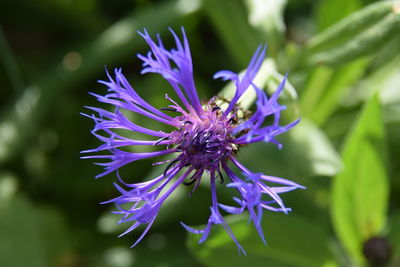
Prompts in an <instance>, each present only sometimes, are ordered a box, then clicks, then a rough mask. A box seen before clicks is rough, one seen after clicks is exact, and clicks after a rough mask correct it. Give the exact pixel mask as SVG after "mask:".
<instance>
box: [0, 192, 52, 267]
mask: <svg viewBox="0 0 400 267" xmlns="http://www.w3.org/2000/svg"><path fill="white" fill-rule="evenodd" d="M0 217H1V220H0V236H1V239H0V266H8V267H14V266H15V267H19V266H32V267H42V266H47V259H46V254H45V248H44V242H43V239H42V237H41V235H40V234H41V233H40V231H39V228H38V215H37V214H36V210H35V209H34V208H33V207H32V206H31V205H30V204H29V202H28V201H27V200H26V199H25V198H23V197H21V196H16V197H14V198H12V199H8V200H7V201H3V202H1V205H0Z"/></svg>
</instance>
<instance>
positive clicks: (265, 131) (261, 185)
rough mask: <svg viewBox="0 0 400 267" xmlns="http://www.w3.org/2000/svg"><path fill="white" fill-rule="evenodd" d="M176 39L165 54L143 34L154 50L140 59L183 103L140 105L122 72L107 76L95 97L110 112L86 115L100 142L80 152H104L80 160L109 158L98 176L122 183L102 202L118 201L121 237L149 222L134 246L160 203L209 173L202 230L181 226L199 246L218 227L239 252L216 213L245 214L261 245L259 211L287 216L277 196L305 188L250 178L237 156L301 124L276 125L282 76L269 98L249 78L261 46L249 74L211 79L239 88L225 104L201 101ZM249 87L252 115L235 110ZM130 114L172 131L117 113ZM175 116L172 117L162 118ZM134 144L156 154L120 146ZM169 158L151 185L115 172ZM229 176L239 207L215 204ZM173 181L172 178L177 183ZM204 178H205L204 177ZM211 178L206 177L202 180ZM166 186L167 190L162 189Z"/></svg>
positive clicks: (224, 73) (184, 43)
mask: <svg viewBox="0 0 400 267" xmlns="http://www.w3.org/2000/svg"><path fill="white" fill-rule="evenodd" d="M171 33H172V35H173V37H174V39H175V43H176V48H175V49H172V50H167V49H165V48H164V45H163V43H162V41H161V39H160V37H159V36H158V37H157V42H155V41H153V40H152V38H151V37H150V35H149V34H148V33H147V31H146V30H144V32H143V33H140V35H141V36H142V37H143V38H144V39H145V41H146V42H147V43H148V45H149V46H150V48H151V51H149V52H148V54H147V55H138V57H139V59H141V60H142V61H143V70H142V74H144V73H158V74H161V75H162V76H163V77H164V79H166V80H167V81H168V82H169V84H170V85H171V86H172V88H173V89H174V91H175V92H176V94H177V96H178V97H179V99H180V101H181V103H182V104H178V103H177V102H175V101H174V100H172V99H171V98H170V97H169V96H167V95H166V96H165V98H166V99H167V100H168V101H170V102H171V104H170V105H169V106H168V107H167V108H161V109H157V108H155V107H153V106H152V105H150V104H149V103H147V102H146V101H145V100H143V99H142V98H141V97H140V96H139V95H138V94H137V92H136V91H135V89H134V88H133V87H132V86H131V85H130V84H129V82H128V81H127V79H126V78H125V77H124V75H123V74H122V72H121V69H115V73H114V76H111V75H110V74H108V73H107V75H108V79H109V80H108V81H100V83H102V84H104V85H105V86H106V87H107V88H108V94H106V95H98V94H93V95H94V96H95V97H96V98H97V100H98V101H100V102H103V103H107V104H111V105H112V106H114V107H115V109H114V111H107V110H104V109H101V108H96V107H88V108H89V109H90V110H92V111H93V112H95V114H92V115H86V114H84V115H85V116H88V117H89V118H91V119H93V120H94V122H95V127H94V129H93V130H92V133H93V135H95V136H96V137H97V138H98V139H99V140H101V141H102V142H104V143H103V144H102V145H100V146H99V147H97V148H95V149H90V150H86V151H83V153H97V152H103V151H108V152H109V153H106V154H100V155H98V154H95V155H89V156H85V157H83V158H96V159H108V160H109V161H108V162H103V163H97V164H98V165H101V166H104V168H105V171H104V172H103V173H101V174H99V175H98V176H97V177H101V176H104V175H106V174H109V173H111V172H114V171H116V173H117V176H118V178H119V180H120V182H121V184H122V186H120V185H118V184H115V186H116V188H117V189H118V191H119V192H120V194H121V195H120V196H119V197H117V198H115V199H112V200H110V201H107V202H105V203H115V204H116V206H117V207H118V211H116V213H118V214H121V215H122V218H121V220H120V222H131V223H132V226H130V227H129V228H128V229H127V230H126V231H125V232H124V233H122V234H121V236H122V235H125V234H126V233H128V232H131V231H132V230H134V229H135V228H137V227H139V226H140V225H142V224H143V225H147V226H146V228H145V230H144V231H143V233H142V234H141V236H140V237H139V238H138V240H137V241H136V242H135V243H134V244H133V246H135V245H136V244H137V243H138V242H140V241H141V240H142V239H143V237H144V236H145V234H146V233H147V232H148V231H149V229H150V227H151V225H152V224H153V222H154V220H155V219H156V217H157V214H158V211H159V210H160V208H161V206H162V204H163V203H164V201H165V200H166V199H167V198H168V197H169V196H170V195H171V194H172V193H173V192H174V190H175V189H176V188H177V187H178V186H180V185H181V184H184V185H192V184H193V190H192V192H193V191H194V190H195V189H196V188H197V187H198V185H199V183H200V181H201V179H202V176H203V174H205V173H208V174H209V182H210V184H211V203H212V204H211V207H210V211H211V213H210V217H209V219H208V223H207V225H206V226H205V228H204V229H194V228H192V227H189V226H187V225H185V224H184V223H183V222H181V224H182V226H183V227H184V228H185V229H187V230H188V231H189V232H191V233H195V234H201V235H202V236H201V239H200V241H199V242H200V243H201V242H203V241H205V240H206V239H207V237H208V235H209V233H210V230H211V227H212V226H213V225H215V224H220V225H222V227H223V228H224V229H225V231H226V232H227V233H228V234H229V236H230V237H231V238H232V239H233V241H234V242H235V243H236V245H237V246H238V248H239V251H242V252H243V253H245V252H244V250H243V248H242V247H241V245H240V244H239V242H238V240H237V239H236V237H235V236H234V234H233V232H232V231H231V229H230V227H229V225H228V224H227V223H226V222H225V220H224V218H223V216H222V215H221V211H224V212H226V213H230V214H239V213H243V212H244V211H245V210H247V211H248V212H249V216H250V219H251V221H252V222H253V224H254V226H255V228H256V229H257V231H258V233H259V235H260V236H261V239H262V241H263V242H264V243H265V238H264V235H263V231H262V229H261V218H262V214H263V211H264V209H265V210H271V211H275V212H284V213H287V212H289V211H290V209H289V208H286V207H285V205H284V203H283V201H282V199H281V197H280V196H279V194H281V193H285V192H288V191H291V190H294V189H297V188H304V187H302V186H301V185H298V184H296V183H294V182H292V181H289V180H285V179H283V178H278V177H272V176H267V175H264V174H260V173H253V172H251V171H250V170H248V169H247V168H246V167H245V166H243V165H242V164H241V163H240V162H239V161H238V160H237V159H236V154H237V153H238V151H239V150H240V148H241V147H242V146H244V145H247V144H251V143H255V142H261V141H263V142H267V143H274V144H276V145H278V147H279V148H280V147H281V144H280V143H279V142H278V141H277V140H276V139H275V136H277V135H279V134H281V133H284V132H286V131H288V130H289V129H290V128H292V127H293V126H295V125H296V124H297V123H298V122H299V121H298V120H296V121H294V122H292V123H290V124H288V125H285V126H280V125H279V120H280V112H281V111H282V110H283V109H285V107H284V106H282V105H280V104H279V103H278V97H279V94H280V93H281V92H282V90H283V88H284V85H285V81H286V76H285V77H284V78H283V80H282V82H281V83H280V85H279V87H278V88H277V90H276V91H275V93H274V94H273V95H272V96H271V97H267V95H266V93H265V92H264V91H263V90H262V89H260V88H258V87H257V86H256V85H255V84H254V82H253V80H254V78H255V76H256V74H257V73H258V71H259V69H260V67H261V65H262V62H263V60H264V57H265V52H266V47H265V46H260V47H259V48H258V49H257V51H256V52H255V54H254V56H253V58H252V59H251V61H250V64H249V65H248V67H247V70H246V72H245V73H244V74H243V75H238V74H236V73H233V72H231V71H227V70H224V71H220V72H217V73H216V74H215V75H214V78H215V79H217V78H222V79H223V80H225V81H227V80H230V81H232V82H233V83H234V84H235V86H236V92H235V95H234V97H233V99H232V100H231V101H230V102H228V103H227V102H226V100H222V99H219V98H218V97H214V98H212V99H211V100H210V101H208V102H201V101H200V99H199V97H198V95H197V91H196V88H195V84H194V80H193V66H192V58H191V55H190V49H189V44H188V41H187V38H186V35H185V32H184V30H183V28H182V35H183V41H182V42H181V40H180V39H179V38H178V36H177V35H176V34H175V33H174V32H173V31H172V30H171ZM246 90H255V92H256V94H257V101H256V106H257V108H256V111H255V112H254V113H253V114H251V113H250V112H248V111H243V110H242V109H241V108H240V107H239V106H238V100H239V99H240V97H241V96H242V95H243V93H244V92H245V91H246ZM123 110H124V111H125V112H126V111H131V112H135V113H138V114H141V115H144V116H147V117H148V118H150V119H152V120H156V121H158V122H161V123H164V124H167V125H170V126H172V127H173V128H174V130H173V131H171V132H169V133H167V132H163V131H155V130H150V129H147V128H144V127H141V126H139V125H136V124H135V123H134V122H132V121H130V120H129V119H128V118H127V117H126V116H125V115H124V113H123V112H122V111H123ZM167 111H168V112H173V114H176V116H171V115H168V114H166V112H167ZM268 117H271V118H272V120H271V123H270V124H267V120H266V119H267V118H268ZM118 129H124V130H129V131H132V132H136V133H141V134H144V135H147V136H151V137H152V138H153V140H136V139H132V138H130V137H126V136H123V134H121V133H119V132H117V131H118ZM136 145H148V146H158V147H160V148H161V149H160V150H158V151H156V152H148V153H132V152H128V151H126V149H125V150H122V149H121V148H124V147H125V148H126V147H130V146H136ZM168 154H170V155H171V156H172V157H171V158H172V159H170V160H167V161H164V162H156V163H155V164H166V167H165V170H164V172H163V173H162V174H160V176H158V177H156V178H154V179H153V180H150V181H146V182H141V183H134V184H128V183H125V182H123V181H122V179H121V178H120V177H119V174H118V169H119V168H120V167H122V166H124V165H126V164H129V163H132V162H134V161H137V160H140V159H145V158H151V157H157V156H162V155H168ZM228 162H232V165H233V166H234V168H235V169H237V170H239V171H240V173H242V175H243V178H241V177H240V176H239V175H237V174H235V173H234V172H233V171H232V170H231V167H229V166H228ZM223 172H224V173H225V174H226V176H227V177H228V179H229V183H228V184H227V186H228V187H232V188H234V189H235V190H237V192H238V193H239V195H240V197H235V198H234V201H235V202H236V204H237V206H228V205H224V204H221V203H219V202H218V200H217V189H216V187H217V185H216V183H217V180H219V181H220V182H221V183H223V182H224V178H223V174H222V173H223ZM175 177H176V179H174V178H175ZM203 179H205V178H203ZM207 179H208V178H207ZM168 184H169V187H167V185H168Z"/></svg>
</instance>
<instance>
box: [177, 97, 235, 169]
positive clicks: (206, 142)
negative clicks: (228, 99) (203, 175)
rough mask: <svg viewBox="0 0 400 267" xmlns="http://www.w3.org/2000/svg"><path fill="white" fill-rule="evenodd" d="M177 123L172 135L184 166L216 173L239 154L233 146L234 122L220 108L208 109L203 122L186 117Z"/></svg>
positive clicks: (190, 115)
mask: <svg viewBox="0 0 400 267" xmlns="http://www.w3.org/2000/svg"><path fill="white" fill-rule="evenodd" d="M177 119H178V121H179V127H178V129H177V130H176V131H174V132H173V133H172V136H173V137H172V139H173V140H174V142H173V143H175V144H176V145H177V150H178V151H179V152H181V156H180V160H181V161H182V162H183V163H184V165H187V166H189V165H191V166H193V167H194V168H196V169H203V170H215V169H218V168H219V163H220V162H221V160H224V159H226V158H227V157H228V156H229V155H230V154H231V153H235V151H237V149H238V147H237V146H236V145H235V144H234V143H232V140H233V137H232V130H233V124H234V122H233V120H229V119H228V118H227V117H224V116H222V113H221V111H220V108H219V107H218V106H215V105H214V106H211V105H207V106H205V107H204V113H203V114H202V118H199V117H198V116H197V115H192V114H183V116H179V117H178V118H177Z"/></svg>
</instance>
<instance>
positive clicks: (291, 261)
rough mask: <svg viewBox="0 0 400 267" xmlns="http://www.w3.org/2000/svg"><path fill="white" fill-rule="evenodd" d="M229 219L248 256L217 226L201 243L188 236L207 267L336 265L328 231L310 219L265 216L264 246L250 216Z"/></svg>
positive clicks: (196, 238)
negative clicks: (241, 252)
mask: <svg viewBox="0 0 400 267" xmlns="http://www.w3.org/2000/svg"><path fill="white" fill-rule="evenodd" d="M226 219H227V222H228V223H229V225H230V226H231V227H232V231H233V232H234V233H235V235H236V237H237V238H238V240H239V242H240V243H241V245H242V246H243V247H244V249H245V250H246V252H247V256H243V255H239V253H238V250H237V248H236V246H235V243H234V242H233V241H232V239H231V238H230V237H229V236H228V235H227V234H226V232H225V231H224V229H223V228H222V227H217V226H216V227H215V228H216V229H215V230H214V231H212V233H211V234H210V236H209V237H208V239H207V240H206V242H204V243H202V244H198V240H199V238H200V237H199V235H194V234H189V236H188V240H187V244H188V246H189V248H190V250H191V252H192V253H193V254H194V255H195V256H196V257H197V258H198V259H199V261H200V262H201V263H203V264H204V265H206V266H232V267H235V266H277V267H283V266H285V267H286V266H307V267H312V266H335V265H334V263H333V256H332V254H331V252H330V250H329V237H328V235H327V233H326V232H324V230H322V229H321V228H320V227H319V225H318V224H315V223H314V222H313V221H311V220H308V219H305V218H302V217H300V216H294V215H287V216H286V215H284V214H274V213H268V214H266V215H264V218H263V221H262V225H263V228H264V229H265V235H266V239H267V242H268V245H267V246H265V245H264V244H263V243H262V241H261V240H260V237H259V235H258V233H257V232H256V231H255V229H254V226H253V225H252V224H249V223H248V218H247V216H242V215H236V216H229V217H227V218H226ZM310 237H312V238H310ZM316 252H318V253H316Z"/></svg>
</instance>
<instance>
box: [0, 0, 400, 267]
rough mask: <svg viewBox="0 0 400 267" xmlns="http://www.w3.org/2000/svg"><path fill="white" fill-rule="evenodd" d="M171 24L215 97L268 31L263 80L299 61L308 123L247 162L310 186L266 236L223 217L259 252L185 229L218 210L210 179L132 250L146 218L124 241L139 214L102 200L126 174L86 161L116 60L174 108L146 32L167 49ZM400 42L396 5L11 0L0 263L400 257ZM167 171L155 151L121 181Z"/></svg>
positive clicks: (298, 112)
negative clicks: (150, 57)
mask: <svg viewBox="0 0 400 267" xmlns="http://www.w3.org/2000/svg"><path fill="white" fill-rule="evenodd" d="M168 26H170V27H172V28H173V29H175V30H176V31H178V30H179V27H180V26H184V27H185V29H186V32H187V35H188V39H189V42H190V45H191V50H192V56H193V61H194V69H195V80H196V85H197V88H198V91H199V95H200V96H201V97H202V98H203V99H207V98H209V97H211V96H213V95H216V94H222V95H229V93H231V90H232V88H231V87H229V86H227V87H225V88H224V86H225V85H224V84H223V83H221V82H219V81H214V80H212V75H213V73H215V72H216V71H218V70H220V69H231V70H233V71H237V72H238V71H241V70H243V69H244V68H245V67H246V66H247V64H248V61H249V60H250V58H251V55H252V54H253V52H254V51H255V49H256V47H257V46H258V45H259V44H262V43H267V44H268V59H267V60H266V61H265V64H264V68H263V69H262V70H261V74H260V75H259V76H258V77H257V83H258V84H259V85H260V86H263V87H264V88H265V89H266V90H267V91H268V92H273V90H275V88H276V85H277V84H278V83H279V81H280V79H281V78H282V74H285V73H286V72H289V82H290V84H289V85H287V87H286V90H285V92H284V95H283V96H282V99H281V101H282V102H284V103H286V104H287V106H288V110H287V111H285V114H284V122H289V121H292V120H293V119H294V118H297V117H301V118H302V122H301V123H300V124H299V125H298V126H297V127H296V128H295V129H294V130H292V131H291V132H289V133H286V134H284V135H282V137H281V139H280V140H281V142H283V144H284V148H283V150H278V149H277V148H276V147H275V146H273V145H271V144H262V145H254V146H249V147H247V148H245V149H243V150H242V151H241V153H240V155H239V159H240V160H241V161H242V162H244V163H245V164H246V165H247V166H248V167H250V168H252V170H254V171H255V172H264V173H266V174H270V175H275V176H281V177H285V178H288V179H292V180H294V181H296V182H298V183H300V184H303V185H305V186H306V187H307V190H299V191H296V192H291V193H288V194H287V195H285V196H284V200H285V202H286V204H287V206H288V207H291V208H292V209H293V211H292V212H291V213H290V214H289V215H284V214H273V213H271V212H265V214H264V219H263V227H264V232H265V234H266V239H267V242H268V245H267V246H264V245H263V244H262V242H261V240H260V238H259V237H258V235H257V233H256V232H255V231H254V229H253V226H252V225H251V224H248V223H247V218H244V217H241V216H231V217H229V218H228V219H227V220H228V221H230V222H231V223H232V226H233V230H234V232H235V234H236V235H237V237H238V239H239V241H240V242H241V243H242V245H243V246H244V248H245V250H246V251H247V254H248V256H239V255H238V253H237V249H236V247H235V245H234V243H233V242H232V241H231V240H230V238H229V237H228V236H227V235H226V234H225V233H224V231H223V230H221V229H219V228H218V227H216V229H215V231H213V232H212V234H211V236H210V237H209V239H208V240H207V241H206V242H205V243H204V244H202V245H198V244H197V240H198V237H196V236H192V235H189V234H188V233H186V232H185V231H184V230H183V228H182V227H181V226H180V225H179V223H178V222H179V221H181V220H184V221H185V222H186V223H187V224H189V225H200V224H202V223H205V222H206V220H207V218H208V213H209V203H210V194H209V189H208V188H207V186H201V187H200V188H199V189H198V190H197V191H196V192H195V194H194V195H193V197H192V198H188V196H187V192H188V191H187V188H179V190H178V192H177V193H176V194H175V195H174V197H173V199H171V200H170V201H168V202H167V203H166V205H165V206H164V207H163V208H162V210H161V212H160V215H159V217H158V219H157V221H156V223H155V225H154V226H153V227H152V230H151V231H150V233H149V234H148V235H147V237H146V238H145V239H144V240H143V241H142V242H141V243H140V244H139V245H138V246H137V247H135V248H133V249H130V248H129V247H130V245H131V244H132V243H133V242H134V240H136V238H137V237H138V235H139V234H140V230H139V231H135V232H134V233H131V234H129V235H128V236H125V237H123V238H116V236H117V235H118V234H119V233H121V232H122V231H123V229H126V228H127V227H128V225H117V224H116V222H117V220H118V216H117V215H113V214H110V211H111V210H112V209H113V207H112V206H111V205H100V204H99V203H100V202H102V201H105V200H108V199H110V198H112V197H115V196H117V191H116V190H115V189H114V187H113V186H112V182H114V181H116V178H115V175H113V174H111V175H108V176H107V177H104V178H101V179H98V180H95V179H94V178H93V177H94V176H95V175H96V174H98V173H99V172H100V171H101V169H100V167H98V166H95V165H93V164H92V163H91V162H90V161H87V160H80V159H79V157H80V154H79V152H80V151H81V150H83V149H88V148H92V147H95V146H97V145H99V142H98V141H97V140H96V139H95V138H94V137H93V136H91V135H90V132H89V131H90V129H91V128H92V127H93V123H92V122H91V121H90V120H89V119H87V118H84V117H83V116H81V115H80V114H79V113H80V112H84V111H85V109H84V107H83V106H85V105H89V106H99V105H100V104H99V103H96V102H95V100H94V98H93V97H91V96H90V95H89V94H88V92H97V93H99V92H101V93H102V92H105V91H104V88H103V86H101V85H100V84H98V83H97V82H96V81H97V80H99V79H106V75H105V71H104V69H105V66H106V67H107V68H108V69H110V70H112V69H113V68H115V67H122V68H123V72H124V74H125V75H126V76H127V77H128V79H129V80H130V81H131V82H132V84H133V86H134V87H135V88H136V90H137V91H138V92H139V93H140V94H141V95H142V96H143V97H144V98H145V99H147V100H149V102H150V103H152V104H154V106H156V107H163V106H165V105H166V103H165V100H164V99H163V96H164V93H165V92H170V91H169V90H170V89H168V86H167V84H166V83H165V81H163V80H162V79H160V78H159V77H157V76H156V75H145V76H141V75H139V72H140V69H141V63H140V61H139V60H138V59H137V58H136V54H137V53H145V52H147V51H148V47H147V46H146V45H145V42H144V41H143V40H142V39H141V38H140V37H139V36H138V34H137V33H136V31H137V30H141V29H143V28H144V27H145V28H147V30H148V31H149V32H150V33H151V34H152V35H153V36H154V35H155V34H156V33H160V35H161V36H162V38H163V40H164V42H165V44H166V46H167V47H171V46H172V45H173V40H172V38H171V37H172V36H171V35H170V34H169V32H168V28H167V27H168ZM399 52H400V3H399V2H389V1H373V0H336V1H333V0H319V1H312V0H179V1H174V0H167V1H161V0H160V1H156V0H154V1H151V0H131V1H128V0H119V1H106V0H2V1H1V2H0V267H13V266H16V267H19V266H33V267H36V266H56V267H73V266H115V267H126V266H158V267H168V266H243V265H244V264H252V266H326V267H328V266H400V197H399V196H400V179H399V178H400V164H399V163H400V162H399V158H400V157H399V156H400V53H399ZM293 88H295V89H296V91H294V89H293ZM171 95H172V94H171ZM252 101H254V99H252V98H251V97H249V98H248V99H246V100H244V101H243V104H244V105H250V104H251V103H252ZM133 119H135V118H133ZM137 120H139V118H138V119H137ZM151 123H152V122H148V121H140V120H139V124H141V125H145V126H150V127H151ZM140 149H141V148H140ZM161 171H162V170H161V169H160V168H153V167H151V161H145V162H144V163H136V164H130V166H128V167H127V168H124V169H123V177H126V180H127V181H129V182H134V181H139V180H145V179H149V178H151V177H155V176H156V175H157V174H158V173H160V172H161ZM218 190H219V194H220V198H221V199H222V200H224V199H226V200H228V199H230V198H231V196H230V193H229V192H228V190H226V189H225V188H224V186H219V188H218ZM374 237H379V238H375V239H374ZM371 238H372V239H371ZM368 240H369V241H368Z"/></svg>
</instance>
